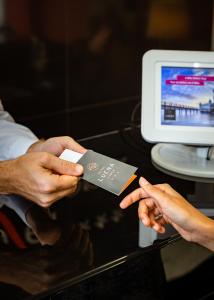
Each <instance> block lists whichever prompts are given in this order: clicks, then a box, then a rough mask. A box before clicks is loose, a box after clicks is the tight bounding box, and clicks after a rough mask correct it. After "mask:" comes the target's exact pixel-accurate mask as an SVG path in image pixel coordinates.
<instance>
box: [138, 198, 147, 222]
mask: <svg viewBox="0 0 214 300" xmlns="http://www.w3.org/2000/svg"><path fill="white" fill-rule="evenodd" d="M148 214H149V209H148V207H147V205H146V203H145V201H144V200H141V201H140V203H139V206H138V216H139V219H140V220H141V222H142V223H143V224H144V225H145V226H149V225H150V219H149V216H148Z"/></svg>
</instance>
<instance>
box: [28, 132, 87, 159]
mask: <svg viewBox="0 0 214 300" xmlns="http://www.w3.org/2000/svg"><path fill="white" fill-rule="evenodd" d="M65 149H69V150H73V151H76V152H79V153H85V152H86V151H87V150H86V149H85V148H84V147H82V146H81V145H80V144H78V143H77V142H76V141H75V140H73V139H72V138H71V137H69V136H60V137H53V138H50V139H48V140H39V141H38V142H36V143H34V144H32V145H31V146H30V147H29V149H28V151H27V152H48V153H51V154H54V155H56V156H60V154H61V153H62V152H63V151H64V150H65Z"/></svg>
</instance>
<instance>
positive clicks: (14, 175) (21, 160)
mask: <svg viewBox="0 0 214 300" xmlns="http://www.w3.org/2000/svg"><path fill="white" fill-rule="evenodd" d="M82 173H83V167H82V166H81V165H78V164H73V163H70V162H68V161H65V160H62V159H60V158H58V157H56V156H54V155H52V154H49V153H47V152H35V153H33V152H32V153H28V154H26V155H23V156H20V157H18V158H17V159H15V160H10V161H4V162H1V163H0V177H1V178H0V179H1V180H0V193H1V194H18V195H21V196H23V197H25V198H26V199H29V200H32V201H33V202H35V203H37V204H38V205H40V206H42V207H49V206H50V205H51V204H53V203H54V202H55V201H57V200H59V199H61V198H63V197H65V196H67V195H70V194H73V193H74V192H75V190H76V188H77V184H78V181H79V176H80V175H81V174H82Z"/></svg>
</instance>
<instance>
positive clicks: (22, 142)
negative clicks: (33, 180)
mask: <svg viewBox="0 0 214 300" xmlns="http://www.w3.org/2000/svg"><path fill="white" fill-rule="evenodd" d="M37 140H38V138H37V137H36V136H35V135H34V134H33V132H32V131H30V129H28V128H27V127H25V126H22V125H20V124H17V123H15V121H14V119H13V118H12V117H11V115H10V114H9V113H8V112H6V111H5V110H4V108H3V105H2V103H1V100H0V161H1V160H7V159H14V158H16V157H18V156H20V155H23V154H25V153H26V151H27V149H28V148H29V147H30V146H31V145H32V144H33V143H35V142H36V141H37ZM32 204H33V203H32V202H31V201H29V200H26V199H24V198H22V197H20V196H18V195H0V208H1V206H3V205H6V206H8V207H10V208H11V209H13V210H15V211H16V213H17V214H18V215H19V216H20V218H21V219H22V220H23V221H24V222H25V223H26V218H25V215H26V212H27V210H28V209H29V207H30V206H31V205H32Z"/></svg>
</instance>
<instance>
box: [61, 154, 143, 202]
mask: <svg viewBox="0 0 214 300" xmlns="http://www.w3.org/2000/svg"><path fill="white" fill-rule="evenodd" d="M60 158H61V159H64V160H68V161H71V162H74V163H76V162H78V164H81V165H82V166H83V167H84V174H83V177H82V178H83V179H84V180H86V181H88V182H90V183H93V184H95V185H97V186H99V187H101V188H103V189H105V190H107V191H109V192H111V193H113V194H116V195H118V196H119V195H120V194H121V193H122V192H123V191H124V190H125V189H126V188H127V187H128V185H129V184H130V183H131V182H132V181H133V180H134V179H135V178H136V177H137V176H136V175H135V174H134V173H135V172H136V170H137V168H136V167H134V166H131V165H129V164H126V163H124V162H121V161H118V160H116V159H113V158H110V157H108V156H105V155H103V154H100V153H97V152H95V151H92V150H88V151H87V152H86V153H85V154H81V153H77V152H74V151H72V150H68V149H66V150H64V151H63V153H62V154H61V155H60Z"/></svg>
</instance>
